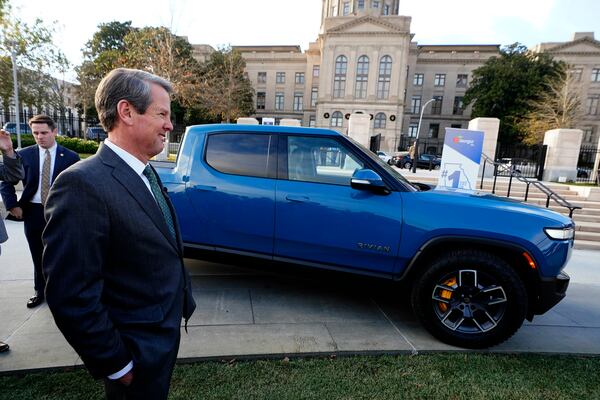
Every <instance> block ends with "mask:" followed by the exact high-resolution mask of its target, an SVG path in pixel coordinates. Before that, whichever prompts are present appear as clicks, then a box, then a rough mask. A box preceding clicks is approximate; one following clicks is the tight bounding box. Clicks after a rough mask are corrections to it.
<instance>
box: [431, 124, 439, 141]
mask: <svg viewBox="0 0 600 400" xmlns="http://www.w3.org/2000/svg"><path fill="white" fill-rule="evenodd" d="M439 134H440V124H429V137H430V138H434V139H437V138H438V136H439Z"/></svg>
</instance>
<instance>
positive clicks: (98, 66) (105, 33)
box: [75, 21, 135, 118]
mask: <svg viewBox="0 0 600 400" xmlns="http://www.w3.org/2000/svg"><path fill="white" fill-rule="evenodd" d="M133 30H135V28H132V27H131V21H126V22H118V21H112V22H108V23H105V24H100V25H98V31H97V32H95V33H94V35H93V36H92V38H91V39H90V40H89V41H88V42H87V43H86V44H85V47H84V48H83V56H84V61H83V63H82V64H81V65H80V66H78V67H76V68H75V71H76V72H77V79H78V80H79V84H80V86H79V100H80V102H81V104H80V108H81V112H82V113H83V114H84V115H85V116H86V117H88V118H89V117H90V116H91V117H96V116H97V115H96V108H95V106H94V95H95V93H96V88H97V87H98V84H99V83H100V81H101V80H102V78H103V77H104V76H105V75H106V74H108V73H109V72H110V71H111V70H113V69H115V68H117V67H120V66H123V63H124V54H125V36H127V34H129V33H130V32H132V31H133Z"/></svg>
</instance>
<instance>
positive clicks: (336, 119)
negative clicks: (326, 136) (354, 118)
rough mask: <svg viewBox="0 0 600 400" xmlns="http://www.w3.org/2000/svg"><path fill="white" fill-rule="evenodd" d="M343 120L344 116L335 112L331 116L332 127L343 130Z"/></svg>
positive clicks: (339, 112)
mask: <svg viewBox="0 0 600 400" xmlns="http://www.w3.org/2000/svg"><path fill="white" fill-rule="evenodd" d="M343 119H344V116H343V115H342V113H341V111H336V112H334V113H333V114H331V126H332V127H334V128H341V127H342V120H343Z"/></svg>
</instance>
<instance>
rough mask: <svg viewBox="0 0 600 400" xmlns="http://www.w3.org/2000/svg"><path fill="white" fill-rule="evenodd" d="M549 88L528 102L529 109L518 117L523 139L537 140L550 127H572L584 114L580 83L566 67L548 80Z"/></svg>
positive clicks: (538, 140)
mask: <svg viewBox="0 0 600 400" xmlns="http://www.w3.org/2000/svg"><path fill="white" fill-rule="evenodd" d="M547 86H548V90H547V91H545V92H543V93H542V94H541V95H540V96H539V98H538V99H535V100H532V101H531V102H530V106H531V111H530V112H529V113H528V114H527V115H526V116H525V117H524V118H523V119H522V120H521V121H520V124H519V126H520V127H521V128H522V130H523V131H525V132H526V133H525V137H524V139H523V142H524V143H527V144H538V143H541V142H542V141H543V139H544V133H545V132H546V131H549V130H551V129H558V128H566V129H572V128H575V127H576V126H577V124H578V123H579V121H580V119H581V117H582V116H583V109H582V100H581V85H580V83H579V82H578V81H577V79H576V78H575V77H574V76H573V75H572V74H570V73H569V72H568V70H567V69H566V68H565V69H563V70H562V71H561V73H560V75H559V77H558V78H556V79H552V80H550V81H549V82H548V84H547Z"/></svg>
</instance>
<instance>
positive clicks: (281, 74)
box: [275, 72, 285, 83]
mask: <svg viewBox="0 0 600 400" xmlns="http://www.w3.org/2000/svg"><path fill="white" fill-rule="evenodd" d="M275 83H285V72H277V74H276V75H275Z"/></svg>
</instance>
